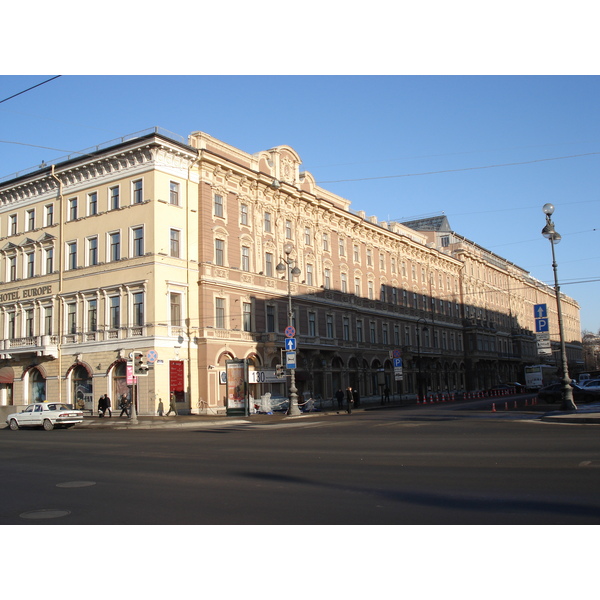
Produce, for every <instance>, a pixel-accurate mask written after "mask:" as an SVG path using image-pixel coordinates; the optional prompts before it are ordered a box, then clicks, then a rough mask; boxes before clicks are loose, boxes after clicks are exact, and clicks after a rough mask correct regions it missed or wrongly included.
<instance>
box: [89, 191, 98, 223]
mask: <svg viewBox="0 0 600 600" xmlns="http://www.w3.org/2000/svg"><path fill="white" fill-rule="evenodd" d="M97 214H98V192H92V193H91V194H88V215H89V216H90V217H93V216H94V215H97Z"/></svg>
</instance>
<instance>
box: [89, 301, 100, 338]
mask: <svg viewBox="0 0 600 600" xmlns="http://www.w3.org/2000/svg"><path fill="white" fill-rule="evenodd" d="M87 326H88V331H97V330H98V301H97V300H90V301H89V302H88V313H87Z"/></svg>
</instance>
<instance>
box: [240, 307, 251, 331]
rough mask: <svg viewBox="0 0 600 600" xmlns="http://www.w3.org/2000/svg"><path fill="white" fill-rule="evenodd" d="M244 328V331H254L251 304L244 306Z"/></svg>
mask: <svg viewBox="0 0 600 600" xmlns="http://www.w3.org/2000/svg"><path fill="white" fill-rule="evenodd" d="M242 327H243V329H244V331H252V304H251V303H250V302H244V303H243V304H242Z"/></svg>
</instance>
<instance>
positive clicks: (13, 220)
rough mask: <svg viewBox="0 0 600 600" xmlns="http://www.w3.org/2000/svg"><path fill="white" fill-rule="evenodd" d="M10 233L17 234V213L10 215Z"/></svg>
mask: <svg viewBox="0 0 600 600" xmlns="http://www.w3.org/2000/svg"><path fill="white" fill-rule="evenodd" d="M8 225H9V230H8V235H17V215H10V217H8Z"/></svg>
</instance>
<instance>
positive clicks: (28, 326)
mask: <svg viewBox="0 0 600 600" xmlns="http://www.w3.org/2000/svg"><path fill="white" fill-rule="evenodd" d="M25 336H26V337H33V308H28V309H27V310H26V311H25Z"/></svg>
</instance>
